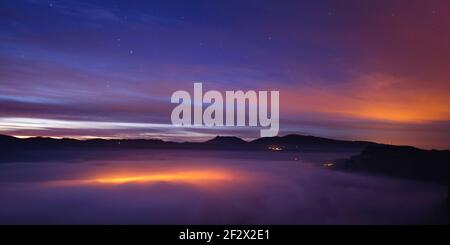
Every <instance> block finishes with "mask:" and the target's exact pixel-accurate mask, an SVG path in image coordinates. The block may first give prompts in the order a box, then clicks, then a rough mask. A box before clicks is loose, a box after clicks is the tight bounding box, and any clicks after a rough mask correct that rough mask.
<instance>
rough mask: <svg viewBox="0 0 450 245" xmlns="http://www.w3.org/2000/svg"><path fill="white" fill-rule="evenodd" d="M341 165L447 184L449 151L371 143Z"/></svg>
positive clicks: (355, 169) (449, 167) (349, 168)
mask: <svg viewBox="0 0 450 245" xmlns="http://www.w3.org/2000/svg"><path fill="white" fill-rule="evenodd" d="M338 167H339V168H342V169H347V170H354V171H365V172H371V173H380V174H383V175H390V176H397V177H404V178H409V179H416V180H424V181H432V182H437V183H442V184H448V183H449V176H450V151H448V150H440V151H438V150H422V149H417V148H414V147H410V146H392V145H371V146H368V147H366V148H365V149H364V150H363V151H362V152H361V153H360V154H359V155H356V156H353V157H352V158H351V159H349V160H346V161H343V162H341V163H340V164H338Z"/></svg>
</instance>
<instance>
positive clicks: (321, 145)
mask: <svg viewBox="0 0 450 245" xmlns="http://www.w3.org/2000/svg"><path fill="white" fill-rule="evenodd" d="M251 144H252V145H255V146H259V147H260V148H268V147H271V146H279V147H281V148H282V149H283V150H294V151H295V150H314V149H321V150H322V149H350V148H351V149H359V150H362V149H363V148H365V147H366V146H369V145H376V144H377V143H373V142H367V141H346V140H335V139H328V138H321V137H315V136H309V135H298V134H289V135H286V136H281V137H279V136H276V137H265V138H259V139H256V140H253V141H252V142H251Z"/></svg>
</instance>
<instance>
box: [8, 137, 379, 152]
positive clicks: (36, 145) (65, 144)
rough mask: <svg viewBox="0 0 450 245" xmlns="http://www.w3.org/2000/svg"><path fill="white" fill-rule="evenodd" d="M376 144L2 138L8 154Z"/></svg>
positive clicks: (226, 139) (307, 140) (300, 140)
mask: <svg viewBox="0 0 450 245" xmlns="http://www.w3.org/2000/svg"><path fill="white" fill-rule="evenodd" d="M375 144H376V143H372V142H364V141H345V140H334V139H327V138H320V137H314V136H304V135H294V134H291V135H286V136H282V137H266V138H259V139H256V140H253V141H249V142H248V141H245V140H243V139H241V138H238V137H234V136H216V137H215V138H213V139H211V140H208V141H205V142H200V143H193V142H185V143H176V142H168V141H162V140H159V139H89V140H77V139H70V138H63V139H54V138H47V137H33V138H26V139H19V138H15V137H11V136H7V135H0V147H2V149H5V150H6V149H7V150H11V151H14V150H27V149H28V150H42V149H46V150H50V149H52V150H54V149H65V148H85V149H94V148H110V149H117V148H120V149H122V148H125V149H129V148H177V149H183V148H188V149H219V150H220V149H234V150H270V149H272V148H273V147H276V148H277V149H280V150H285V151H301V150H324V149H336V150H337V149H350V148H351V149H357V150H362V149H363V148H364V147H366V146H368V145H375Z"/></svg>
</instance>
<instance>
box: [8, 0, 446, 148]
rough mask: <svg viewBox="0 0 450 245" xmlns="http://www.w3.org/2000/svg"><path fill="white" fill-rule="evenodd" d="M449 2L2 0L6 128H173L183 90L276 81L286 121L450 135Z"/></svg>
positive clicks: (321, 129) (326, 129)
mask: <svg viewBox="0 0 450 245" xmlns="http://www.w3.org/2000/svg"><path fill="white" fill-rule="evenodd" d="M449 28H450V3H449V2H448V1H445V0H444V1H425V0H423V1H395V0H394V1H345V2H342V1H283V2H282V3H281V2H279V1H214V2H211V1H161V2H158V1H151V2H150V1H37V0H22V1H2V2H1V3H0V133H2V134H9V135H16V136H33V135H42V136H58V137H62V136H66V137H77V138H86V137H133V138H145V137H150V138H153V137H158V138H165V139H171V140H177V141H183V140H192V141H194V140H204V139H207V138H210V137H213V136H214V135H217V134H220V135H237V136H240V137H243V138H247V139H250V138H255V137H257V136H258V135H259V128H228V129H220V128H214V129H189V128H174V127H172V126H171V124H170V113H171V110H172V108H173V107H174V106H175V105H174V104H171V103H170V96H171V94H172V92H174V91H175V90H180V89H182V90H189V91H192V86H193V82H194V81H198V82H203V85H204V89H205V90H209V89H215V90H219V91H225V90H227V89H231V90H248V89H253V90H279V91H280V103H281V105H280V113H281V114H280V116H281V121H280V125H281V133H280V134H281V135H283V134H287V133H302V134H312V135H317V136H324V137H332V138H341V139H358V140H372V141H378V142H385V143H394V144H408V145H415V146H420V147H425V148H431V147H435V148H450V141H449V139H450V108H449V105H450V98H449V96H448V95H449V94H450V69H448V67H450V45H449V43H450V32H449V31H448V30H449Z"/></svg>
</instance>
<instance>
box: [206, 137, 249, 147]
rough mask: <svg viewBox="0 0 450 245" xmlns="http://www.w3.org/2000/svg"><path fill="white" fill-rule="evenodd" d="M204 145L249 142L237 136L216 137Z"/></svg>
mask: <svg viewBox="0 0 450 245" xmlns="http://www.w3.org/2000/svg"><path fill="white" fill-rule="evenodd" d="M204 143H207V144H219V145H234V144H247V143H248V142H247V141H245V140H243V139H241V138H239V137H235V136H216V137H214V138H213V139H210V140H208V141H206V142H204Z"/></svg>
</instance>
